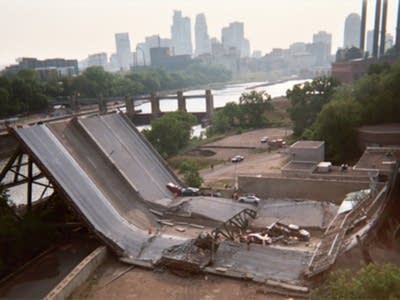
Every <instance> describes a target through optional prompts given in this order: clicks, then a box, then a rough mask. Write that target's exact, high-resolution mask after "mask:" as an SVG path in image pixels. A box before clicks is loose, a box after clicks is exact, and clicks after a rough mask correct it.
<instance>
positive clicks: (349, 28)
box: [343, 13, 361, 48]
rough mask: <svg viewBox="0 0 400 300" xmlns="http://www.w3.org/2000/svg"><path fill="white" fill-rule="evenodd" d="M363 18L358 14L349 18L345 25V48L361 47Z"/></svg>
mask: <svg viewBox="0 0 400 300" xmlns="http://www.w3.org/2000/svg"><path fill="white" fill-rule="evenodd" d="M360 33H361V18H360V16H359V15H358V14H356V13H352V14H350V15H348V16H347V18H346V21H345V24H344V39H343V47H344V48H351V47H357V48H358V47H360Z"/></svg>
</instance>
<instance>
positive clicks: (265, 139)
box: [260, 136, 269, 144]
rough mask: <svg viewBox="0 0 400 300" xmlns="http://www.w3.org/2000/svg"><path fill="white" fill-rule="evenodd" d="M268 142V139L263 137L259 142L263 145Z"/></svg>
mask: <svg viewBox="0 0 400 300" xmlns="http://www.w3.org/2000/svg"><path fill="white" fill-rule="evenodd" d="M268 140H269V138H268V137H267V136H264V137H262V138H261V139H260V142H261V143H263V144H264V143H267V142H268Z"/></svg>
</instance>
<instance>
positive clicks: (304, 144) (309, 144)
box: [290, 141, 325, 149]
mask: <svg viewBox="0 0 400 300" xmlns="http://www.w3.org/2000/svg"><path fill="white" fill-rule="evenodd" d="M324 143H325V142H324V141H297V142H296V143H294V144H293V145H291V146H290V148H293V149H304V148H319V147H320V146H322V145H323V144H324Z"/></svg>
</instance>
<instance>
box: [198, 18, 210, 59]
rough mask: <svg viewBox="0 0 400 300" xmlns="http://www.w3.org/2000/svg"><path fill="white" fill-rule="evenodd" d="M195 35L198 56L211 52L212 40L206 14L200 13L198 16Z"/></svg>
mask: <svg viewBox="0 0 400 300" xmlns="http://www.w3.org/2000/svg"><path fill="white" fill-rule="evenodd" d="M194 36H195V41H196V51H195V54H196V56H198V55H201V54H205V53H211V42H210V37H209V36H208V30H207V22H206V17H205V16H204V14H198V15H197V16H196V23H195V25H194Z"/></svg>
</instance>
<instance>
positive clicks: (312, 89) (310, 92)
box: [286, 77, 339, 137]
mask: <svg viewBox="0 0 400 300" xmlns="http://www.w3.org/2000/svg"><path fill="white" fill-rule="evenodd" d="M338 85H339V83H338V82H337V81H336V80H335V79H333V78H328V77H320V78H316V79H314V80H313V81H312V82H306V83H304V84H298V85H295V86H294V87H293V89H292V90H288V91H287V92H286V96H287V98H288V99H289V100H290V102H291V107H290V108H289V114H290V118H291V119H292V121H293V133H294V135H295V136H297V137H300V136H301V135H302V134H303V132H304V131H305V130H306V129H307V128H309V127H310V126H311V125H312V124H313V123H314V121H315V120H316V118H317V115H318V113H319V112H320V111H321V109H322V107H323V106H324V104H326V103H328V102H329V101H330V100H331V99H332V96H333V93H334V90H335V88H336V87H337V86H338Z"/></svg>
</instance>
